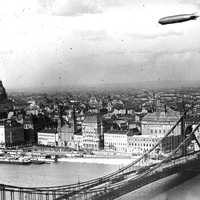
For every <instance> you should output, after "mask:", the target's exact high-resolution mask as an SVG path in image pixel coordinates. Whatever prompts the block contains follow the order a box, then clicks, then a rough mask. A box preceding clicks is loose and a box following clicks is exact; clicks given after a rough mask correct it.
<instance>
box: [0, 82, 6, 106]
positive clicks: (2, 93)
mask: <svg viewBox="0 0 200 200" xmlns="http://www.w3.org/2000/svg"><path fill="white" fill-rule="evenodd" d="M6 99H7V94H6V90H5V88H4V86H3V84H2V81H0V102H1V101H4V100H6Z"/></svg>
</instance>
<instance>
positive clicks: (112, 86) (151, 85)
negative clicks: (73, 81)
mask: <svg viewBox="0 0 200 200" xmlns="http://www.w3.org/2000/svg"><path fill="white" fill-rule="evenodd" d="M182 87H200V80H199V81H175V80H164V81H141V82H132V83H107V84H93V85H86V84H85V85H68V86H65V87H58V86H54V87H47V86H46V87H34V88H33V87H30V88H28V87H27V88H17V89H12V88H10V89H7V92H8V93H12V92H25V93H26V92H28V93H36V92H37V93H38V92H47V93H49V92H50V93H51V92H53V93H55V92H63V91H74V90H75V91H82V90H93V91H94V90H97V89H101V90H120V89H142V88H144V89H165V88H166V89H169V88H182Z"/></svg>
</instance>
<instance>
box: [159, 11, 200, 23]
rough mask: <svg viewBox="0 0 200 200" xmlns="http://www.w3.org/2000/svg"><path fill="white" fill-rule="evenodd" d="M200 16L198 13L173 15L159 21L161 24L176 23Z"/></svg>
mask: <svg viewBox="0 0 200 200" xmlns="http://www.w3.org/2000/svg"><path fill="white" fill-rule="evenodd" d="M198 17H199V15H198V14H197V13H192V14H181V15H172V16H168V17H163V18H161V19H160V20H159V21H158V23H159V24H161V25H167V24H174V23H180V22H185V21H190V20H195V19H197V18H198Z"/></svg>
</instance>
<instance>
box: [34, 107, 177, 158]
mask: <svg viewBox="0 0 200 200" xmlns="http://www.w3.org/2000/svg"><path fill="white" fill-rule="evenodd" d="M179 118H180V113H178V112H175V111H173V110H171V109H170V108H164V109H160V110H157V111H156V112H154V113H148V114H147V115H146V116H144V117H143V119H142V121H141V130H139V129H138V128H137V127H135V128H132V129H129V130H112V129H109V130H106V131H105V130H104V127H103V125H102V119H101V117H100V116H99V115H89V116H86V117H85V120H84V121H83V123H82V132H75V133H74V134H73V131H71V134H70V138H68V141H66V142H67V143H68V146H71V147H73V148H76V149H85V150H92V151H98V150H100V149H104V150H105V151H115V152H123V153H131V154H142V153H144V152H147V151H149V150H150V149H151V148H152V147H153V146H154V145H155V144H157V142H158V141H159V140H161V138H163V136H164V135H165V134H166V133H167V132H168V131H169V130H170V129H171V128H172V127H173V126H174V124H175V123H176V122H177V121H178V120H179ZM62 134H63V133H62V131H60V132H57V131H56V130H55V131H53V132H52V133H50V132H49V133H48V134H47V133H45V132H38V143H39V144H43V145H57V144H59V140H60V139H61V138H62ZM45 136H46V138H45ZM68 136H69V135H68ZM47 138H48V139H47ZM172 140H173V142H172ZM180 140H181V127H180V126H177V127H176V129H175V130H174V131H173V136H170V137H168V138H167V139H165V140H164V141H163V142H162V143H161V145H160V146H159V147H158V148H157V149H156V150H155V154H156V153H158V152H159V151H162V152H167V151H169V150H170V149H174V148H175V147H176V146H177V145H178V144H179V143H180Z"/></svg>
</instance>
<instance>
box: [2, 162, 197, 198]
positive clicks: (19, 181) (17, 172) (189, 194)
mask: <svg viewBox="0 0 200 200" xmlns="http://www.w3.org/2000/svg"><path fill="white" fill-rule="evenodd" d="M118 168H119V166H118V165H105V164H94V163H91V164H88V163H69V162H58V163H51V164H44V165H28V166H24V165H8V164H0V183H4V184H9V185H17V186H30V187H31V186H53V185H64V184H70V183H75V182H78V181H84V180H88V179H91V178H96V177H99V176H102V175H105V174H107V173H110V172H112V171H114V170H117V169H118ZM132 199H134V200H149V199H151V200H197V199H198V200H199V199H200V175H197V176H195V177H193V178H191V177H190V176H188V177H186V176H185V175H172V176H170V177H167V178H165V179H161V180H159V181H157V182H155V183H152V184H149V185H148V186H146V187H143V188H141V189H139V190H137V191H136V192H133V193H130V194H127V195H125V196H123V197H120V198H118V200H132Z"/></svg>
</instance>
